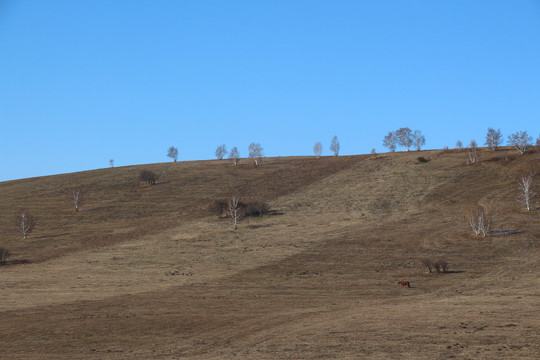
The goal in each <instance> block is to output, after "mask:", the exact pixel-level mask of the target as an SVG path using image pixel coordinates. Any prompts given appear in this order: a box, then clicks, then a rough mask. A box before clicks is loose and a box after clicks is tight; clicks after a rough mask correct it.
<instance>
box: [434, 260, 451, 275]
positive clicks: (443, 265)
mask: <svg viewBox="0 0 540 360" xmlns="http://www.w3.org/2000/svg"><path fill="white" fill-rule="evenodd" d="M436 264H437V265H438V266H439V267H440V268H441V271H442V272H445V273H447V272H448V262H447V261H446V260H444V259H440V260H438V261H437V262H436Z"/></svg>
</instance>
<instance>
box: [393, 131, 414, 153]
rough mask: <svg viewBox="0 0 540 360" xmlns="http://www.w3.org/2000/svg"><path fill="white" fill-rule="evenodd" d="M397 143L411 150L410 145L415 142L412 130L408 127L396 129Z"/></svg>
mask: <svg viewBox="0 0 540 360" xmlns="http://www.w3.org/2000/svg"><path fill="white" fill-rule="evenodd" d="M396 137H397V143H398V144H399V145H400V146H403V147H404V148H405V150H407V151H409V147H410V146H411V145H412V143H413V139H412V131H411V129H409V128H408V127H404V128H399V129H397V130H396Z"/></svg>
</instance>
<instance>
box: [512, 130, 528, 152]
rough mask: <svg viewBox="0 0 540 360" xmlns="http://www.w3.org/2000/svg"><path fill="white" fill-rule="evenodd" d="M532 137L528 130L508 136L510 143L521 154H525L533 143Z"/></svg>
mask: <svg viewBox="0 0 540 360" xmlns="http://www.w3.org/2000/svg"><path fill="white" fill-rule="evenodd" d="M531 141H532V137H530V136H529V134H527V131H518V132H515V133H513V134H512V135H509V136H508V145H510V146H513V147H514V148H515V149H516V150H517V151H518V152H519V153H520V154H522V155H523V154H525V153H526V152H527V149H528V147H529V146H530V145H531Z"/></svg>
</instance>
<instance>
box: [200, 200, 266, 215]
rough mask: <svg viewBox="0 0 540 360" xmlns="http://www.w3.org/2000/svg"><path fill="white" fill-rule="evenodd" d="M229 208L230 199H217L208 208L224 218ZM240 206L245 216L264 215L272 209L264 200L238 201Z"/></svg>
mask: <svg viewBox="0 0 540 360" xmlns="http://www.w3.org/2000/svg"><path fill="white" fill-rule="evenodd" d="M228 208H229V199H225V198H222V199H215V200H213V201H212V203H210V205H209V206H208V210H209V211H210V212H211V213H213V214H216V215H217V216H218V217H219V218H222V217H223V215H224V214H226V212H227V210H228ZM238 208H239V209H241V210H242V214H243V216H245V217H247V216H253V217H257V216H263V215H266V214H268V211H269V210H270V208H269V206H268V204H267V203H266V202H264V201H263V200H248V201H238Z"/></svg>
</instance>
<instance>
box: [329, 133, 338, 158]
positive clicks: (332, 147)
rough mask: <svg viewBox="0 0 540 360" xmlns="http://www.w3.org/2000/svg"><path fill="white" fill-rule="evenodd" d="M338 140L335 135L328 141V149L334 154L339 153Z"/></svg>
mask: <svg viewBox="0 0 540 360" xmlns="http://www.w3.org/2000/svg"><path fill="white" fill-rule="evenodd" d="M339 148H340V146H339V140H338V138H337V136H336V135H334V137H333V138H332V141H331V142H330V151H331V152H333V153H334V156H338V155H339Z"/></svg>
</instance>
